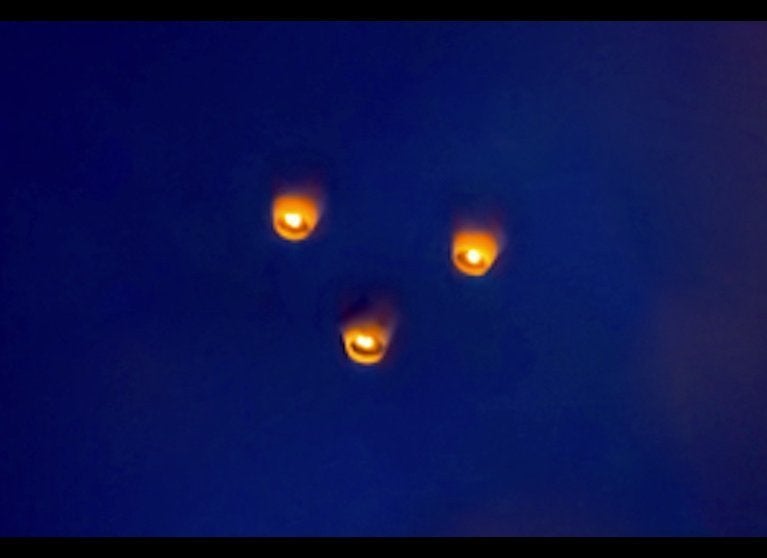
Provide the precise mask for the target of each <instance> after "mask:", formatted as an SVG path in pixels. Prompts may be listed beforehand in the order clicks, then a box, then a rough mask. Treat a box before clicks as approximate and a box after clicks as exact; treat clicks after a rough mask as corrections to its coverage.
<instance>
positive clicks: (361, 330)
mask: <svg viewBox="0 0 767 558" xmlns="http://www.w3.org/2000/svg"><path fill="white" fill-rule="evenodd" d="M396 323H397V312H396V311H395V309H394V305H393V303H392V301H390V300H387V299H385V298H377V299H375V300H373V301H372V302H371V301H367V302H365V301H363V302H362V303H361V304H359V305H357V307H356V309H353V310H351V311H350V312H349V311H347V313H346V317H345V318H344V319H342V322H341V340H342V341H343V346H344V352H346V356H347V357H348V358H349V359H350V360H352V361H353V362H356V363H358V364H363V365H372V364H378V363H379V362H381V361H382V360H383V359H384V357H385V356H386V354H387V352H388V351H389V348H390V344H391V340H392V337H393V335H394V330H395V328H396Z"/></svg>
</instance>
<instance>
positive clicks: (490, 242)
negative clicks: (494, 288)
mask: <svg viewBox="0 0 767 558" xmlns="http://www.w3.org/2000/svg"><path fill="white" fill-rule="evenodd" d="M500 251H501V238H500V234H499V233H497V232H495V231H493V230H491V229H480V228H463V229H458V230H457V231H456V232H455V233H454V234H453V247H452V256H453V265H455V267H456V268H457V269H458V270H459V271H460V272H461V273H464V274H466V275H472V276H475V277H478V276H481V275H484V274H485V273H487V272H488V271H490V268H492V267H493V264H494V263H495V260H496V258H497V257H498V254H499V253H500Z"/></svg>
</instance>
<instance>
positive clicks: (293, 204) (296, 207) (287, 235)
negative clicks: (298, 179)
mask: <svg viewBox="0 0 767 558" xmlns="http://www.w3.org/2000/svg"><path fill="white" fill-rule="evenodd" d="M321 214H322V210H321V204H320V201H319V199H318V198H317V196H315V195H312V194H310V193H307V192H291V193H283V194H279V195H277V196H276V197H275V198H274V201H273V202H272V225H273V226H274V231H275V232H276V233H277V234H278V235H279V236H281V237H282V238H284V239H285V240H289V241H291V242H299V241H301V240H304V239H306V238H308V237H309V236H311V234H312V233H313V232H314V229H315V228H316V227H317V223H318V222H319V220H320V216H321Z"/></svg>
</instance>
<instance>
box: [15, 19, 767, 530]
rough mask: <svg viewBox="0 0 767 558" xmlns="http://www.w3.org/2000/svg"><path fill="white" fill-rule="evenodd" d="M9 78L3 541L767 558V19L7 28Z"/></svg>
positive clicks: (36, 25) (38, 25) (40, 25)
mask: <svg viewBox="0 0 767 558" xmlns="http://www.w3.org/2000/svg"><path fill="white" fill-rule="evenodd" d="M0 68H2V74H3V80H2V88H0V305H1V308H2V312H0V328H1V330H0V441H2V447H1V452H0V535H407V536H409V535H639V536H644V535H767V475H766V474H765V470H767V411H766V410H765V407H766V405H765V404H766V403H767V290H766V288H765V285H767V257H765V253H764V241H765V239H767V219H765V216H766V215H767V156H765V154H766V153H767V145H766V138H767V135H766V134H767V24H764V23H736V22H732V23H662V22H660V23H659V22H648V23H575V22H573V23H565V22H551V23H427V22H413V23H391V22H380V23H362V22H325V23H319V22H318V23H311V22H294V23H252V22H251V23H247V22H240V23H2V24H0ZM307 173H309V174H311V175H312V176H319V177H321V179H322V184H323V186H324V189H325V192H326V195H327V210H326V212H325V214H324V216H323V220H322V222H321V224H320V227H319V228H318V231H317V234H315V235H314V236H313V237H312V238H311V239H309V240H308V241H307V242H304V243H299V244H291V243H286V242H284V241H281V240H280V239H278V238H277V237H275V235H274V233H273V231H272V230H271V226H270V215H269V211H270V199H271V195H272V185H273V182H274V181H275V180H277V179H286V180H294V179H298V178H300V177H302V176H305V175H306V174H307ZM466 212H474V213H475V214H485V215H490V214H492V215H494V216H495V217H497V218H499V219H501V222H502V223H503V225H504V229H505V231H506V234H507V236H508V239H509V243H508V245H507V249H506V250H505V251H504V252H503V253H502V254H501V256H500V258H499V260H498V262H497V264H496V266H495V267H494V268H493V269H492V271H491V272H490V273H489V274H488V275H487V276H485V277H482V278H479V279H474V278H467V277H464V276H460V275H458V274H457V273H456V272H455V271H454V270H453V268H452V266H451V263H450V253H449V250H450V237H451V232H452V230H453V226H454V222H455V220H456V219H458V218H459V217H460V216H461V215H463V214H464V213H466ZM374 292H385V293H387V296H389V297H391V299H392V300H395V301H396V305H397V308H398V312H399V317H400V320H399V328H398V329H397V331H396V335H395V338H394V340H393V344H392V350H391V352H390V354H389V355H387V358H386V360H385V361H384V363H382V364H381V365H380V366H378V367H374V368H365V367H360V366H357V365H353V364H352V363H350V362H349V361H348V360H347V359H346V357H345V356H344V353H343V349H342V346H341V342H340V337H339V332H338V320H339V308H340V307H341V306H342V305H343V304H344V301H346V300H348V299H350V298H353V297H356V296H366V295H368V294H370V293H374Z"/></svg>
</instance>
